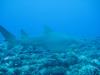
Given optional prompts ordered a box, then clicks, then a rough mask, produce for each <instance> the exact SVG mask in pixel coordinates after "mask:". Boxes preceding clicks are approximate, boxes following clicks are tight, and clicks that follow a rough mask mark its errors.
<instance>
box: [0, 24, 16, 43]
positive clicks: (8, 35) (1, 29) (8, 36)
mask: <svg viewBox="0 0 100 75" xmlns="http://www.w3.org/2000/svg"><path fill="white" fill-rule="evenodd" d="M0 32H1V34H2V35H3V37H4V39H5V40H6V41H14V40H16V37H15V36H14V35H13V34H12V33H10V32H9V31H8V30H6V29H5V28H4V27H3V26H1V25H0Z"/></svg>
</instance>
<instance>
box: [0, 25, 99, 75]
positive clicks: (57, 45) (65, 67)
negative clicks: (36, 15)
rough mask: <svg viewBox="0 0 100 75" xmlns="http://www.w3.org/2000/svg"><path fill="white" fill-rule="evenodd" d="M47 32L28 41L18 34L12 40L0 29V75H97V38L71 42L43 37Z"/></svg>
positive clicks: (54, 37)
mask: <svg viewBox="0 0 100 75" xmlns="http://www.w3.org/2000/svg"><path fill="white" fill-rule="evenodd" d="M47 31H48V30H46V35H45V36H40V37H34V38H30V37H29V36H28V35H27V34H26V33H25V32H24V31H23V30H22V31H21V35H22V36H21V39H17V40H16V39H15V37H14V36H13V34H11V33H10V32H9V31H7V30H6V29H5V28H3V27H2V26H0V32H1V34H3V36H4V38H5V40H6V39H7V40H6V41H3V42H1V43H0V75H100V39H99V38H96V39H95V38H94V39H91V40H89V41H85V40H83V39H82V40H75V39H72V38H65V36H64V38H63V36H60V35H59V36H58V35H56V36H54V35H52V34H51V33H50V32H49V34H50V35H49V37H47V36H48V35H47V33H48V32H47ZM49 31H50V30H49ZM52 33H53V32H52ZM11 38H13V39H11ZM13 40H14V42H12V41H13ZM15 42H16V43H15ZM9 46H10V47H9Z"/></svg>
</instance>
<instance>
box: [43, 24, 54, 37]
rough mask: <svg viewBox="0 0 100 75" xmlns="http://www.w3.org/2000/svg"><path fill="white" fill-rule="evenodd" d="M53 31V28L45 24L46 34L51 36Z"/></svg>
mask: <svg viewBox="0 0 100 75" xmlns="http://www.w3.org/2000/svg"><path fill="white" fill-rule="evenodd" d="M52 33H53V30H52V29H51V28H50V27H49V26H48V25H45V26H44V35H46V36H50V35H51V34H52Z"/></svg>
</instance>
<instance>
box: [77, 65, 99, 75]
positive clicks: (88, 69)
mask: <svg viewBox="0 0 100 75" xmlns="http://www.w3.org/2000/svg"><path fill="white" fill-rule="evenodd" d="M78 75H100V70H99V69H98V68H96V67H94V66H92V65H86V66H83V67H82V68H81V69H80V70H79V74H78Z"/></svg>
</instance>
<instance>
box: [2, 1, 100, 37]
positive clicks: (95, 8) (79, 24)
mask: <svg viewBox="0 0 100 75" xmlns="http://www.w3.org/2000/svg"><path fill="white" fill-rule="evenodd" d="M99 3H100V1H99V0H10V1H9V0H0V16H1V17H0V24H1V25H3V26H4V27H6V28H7V29H8V30H9V31H11V32H12V33H14V34H15V35H17V36H19V33H20V29H21V28H23V29H24V30H26V31H27V33H29V34H30V35H37V34H41V32H42V31H43V27H44V25H49V26H50V27H51V28H52V29H53V30H54V31H57V32H61V33H64V34H66V35H71V36H78V37H96V36H100V5H99Z"/></svg>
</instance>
